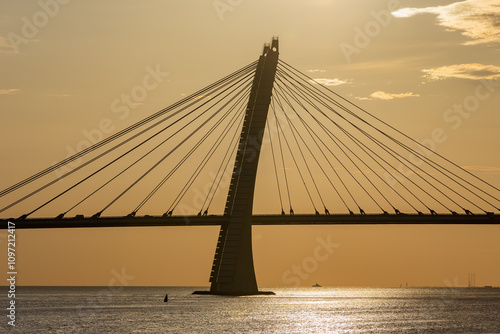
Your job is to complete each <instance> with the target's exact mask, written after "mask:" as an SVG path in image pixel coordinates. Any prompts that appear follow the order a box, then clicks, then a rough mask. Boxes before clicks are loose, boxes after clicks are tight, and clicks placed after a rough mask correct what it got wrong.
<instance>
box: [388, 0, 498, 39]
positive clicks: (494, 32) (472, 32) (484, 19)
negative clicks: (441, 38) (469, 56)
mask: <svg viewBox="0 0 500 334" xmlns="http://www.w3.org/2000/svg"><path fill="white" fill-rule="evenodd" d="M426 13H430V14H435V15H437V22H438V24H439V25H441V26H443V27H445V28H447V29H449V30H455V31H460V32H461V33H462V35H464V36H467V37H469V38H470V39H471V40H469V41H467V42H465V43H464V44H465V45H475V44H486V43H499V42H500V4H499V2H498V0H466V1H460V2H455V3H452V4H449V5H446V6H437V7H425V8H401V9H399V10H397V11H394V12H392V15H393V16H395V17H411V16H414V15H418V14H426Z"/></svg>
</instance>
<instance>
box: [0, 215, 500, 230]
mask: <svg viewBox="0 0 500 334" xmlns="http://www.w3.org/2000/svg"><path fill="white" fill-rule="evenodd" d="M11 221H14V222H15V227H16V229H42V228H88V227H148V226H219V225H222V224H224V223H227V222H229V217H228V216H215V215H210V216H172V217H162V216H141V217H100V218H90V217H89V218H81V217H78V218H62V219H56V218H30V219H25V220H16V219H14V220H11ZM0 222H1V224H0V226H1V227H0V228H1V229H5V228H7V223H6V222H7V219H3V220H1V221H0ZM252 222H253V225H377V224H379V225H405V224H415V225H420V224H421V225H426V224H433V225H440V224H444V225H454V224H456V225H464V224H470V225H473V224H487V225H495V224H500V215H494V214H476V215H452V214H440V215H416V214H400V215H395V214H367V215H344V214H334V215H292V216H291V215H254V216H253V217H252Z"/></svg>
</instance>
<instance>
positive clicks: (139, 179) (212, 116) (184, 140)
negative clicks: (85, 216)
mask: <svg viewBox="0 0 500 334" xmlns="http://www.w3.org/2000/svg"><path fill="white" fill-rule="evenodd" d="M244 84H245V87H246V88H248V87H250V84H249V83H246V82H244V83H242V84H240V85H239V86H237V87H236V88H234V89H233V90H232V91H231V92H229V93H227V94H226V96H225V97H227V96H229V95H230V94H231V93H233V92H234V91H236V90H238V89H240V88H241V87H242V86H243V85H244ZM212 99H213V98H212ZM212 99H210V100H212ZM233 99H234V97H233V98H231V100H230V101H229V102H231V101H232V100H233ZM210 100H209V101H210ZM219 102H220V101H217V102H216V103H215V104H213V105H211V106H210V107H208V109H206V110H205V111H204V112H203V113H206V112H208V111H209V110H210V109H212V108H213V107H214V106H215V105H217V104H218V103H219ZM229 102H226V104H224V105H223V107H221V108H219V109H218V110H217V111H216V112H215V113H213V114H212V115H210V116H209V117H208V118H207V119H206V120H205V121H203V123H202V124H201V125H199V126H198V127H197V128H196V129H195V130H193V131H192V132H191V133H190V134H189V135H188V136H187V137H185V138H184V139H183V140H182V141H181V142H180V143H179V144H177V145H176V146H175V147H174V148H173V149H172V150H170V151H169V152H168V153H167V154H166V155H165V156H163V157H162V158H161V159H160V160H159V161H158V162H156V163H155V164H154V165H153V166H152V167H150V168H149V169H148V170H147V171H146V172H145V173H144V174H142V175H141V176H140V177H139V178H138V179H136V180H135V181H134V182H133V183H132V184H131V185H130V186H128V187H127V188H126V189H125V190H123V191H122V192H121V193H120V194H119V195H118V196H117V197H116V198H114V199H113V200H112V201H111V202H110V203H109V204H108V205H106V206H105V207H104V209H102V210H101V211H100V213H102V212H103V211H105V210H106V209H108V208H109V207H110V206H111V205H113V204H114V203H115V202H116V201H117V200H118V199H120V198H121V197H122V196H123V195H125V194H126V193H127V192H128V191H129V190H130V189H132V188H133V187H134V186H135V185H137V183H139V182H140V181H141V180H142V179H144V177H146V176H147V175H148V174H149V173H150V172H151V171H153V170H154V169H155V168H156V167H158V166H159V165H160V164H161V163H162V162H163V161H165V159H166V158H168V157H169V156H170V155H171V154H172V153H173V152H175V151H176V150H177V149H178V148H179V147H180V146H181V145H182V144H184V143H185V142H186V141H187V140H188V139H190V138H191V137H192V136H193V135H194V134H195V133H197V132H198V130H199V129H201V128H202V127H203V126H204V125H206V124H207V123H208V121H210V120H211V119H213V118H214V117H215V116H216V115H217V114H218V113H219V112H220V111H221V110H222V109H223V108H224V107H225V106H227V105H228V104H229ZM198 117H199V116H198ZM198 117H197V118H196V119H198ZM189 124H191V123H189ZM189 124H188V125H189ZM186 126H187V125H186ZM186 126H184V127H183V128H182V129H184V128H185V127H186ZM179 131H180V130H178V131H177V132H176V133H175V134H177V133H178V132H179ZM132 214H133V215H135V213H134V212H132Z"/></svg>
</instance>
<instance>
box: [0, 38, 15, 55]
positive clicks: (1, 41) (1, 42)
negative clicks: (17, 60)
mask: <svg viewBox="0 0 500 334" xmlns="http://www.w3.org/2000/svg"><path fill="white" fill-rule="evenodd" d="M2 53H14V48H13V47H12V45H10V44H9V42H8V41H7V40H6V39H5V37H2V36H0V54H2Z"/></svg>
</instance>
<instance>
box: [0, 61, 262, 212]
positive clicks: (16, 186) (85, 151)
mask: <svg viewBox="0 0 500 334" xmlns="http://www.w3.org/2000/svg"><path fill="white" fill-rule="evenodd" d="M256 66H257V61H254V62H252V63H250V64H249V65H247V66H244V67H242V68H241V69H239V70H237V71H235V72H233V73H231V74H229V75H227V76H226V77H224V78H222V79H220V80H218V81H216V82H214V83H212V84H210V85H208V86H206V87H205V88H202V89H200V90H199V91H197V92H195V93H193V94H191V95H189V96H186V97H185V98H183V99H181V100H180V101H178V102H176V103H174V104H172V105H170V106H168V107H166V108H164V109H162V110H160V111H158V112H156V113H154V114H153V115H151V116H148V117H146V118H144V119H142V120H141V121H139V122H137V123H135V124H133V125H131V126H129V127H127V128H125V129H123V130H121V131H119V132H117V133H115V134H113V135H111V136H109V137H107V138H105V139H103V140H101V141H99V142H97V143H95V144H94V145H91V146H90V147H88V148H85V149H83V150H81V151H80V152H77V153H76V154H74V155H72V156H70V157H68V158H66V159H64V160H62V161H60V162H58V163H56V164H54V165H52V166H50V167H48V168H46V169H44V170H42V171H40V172H38V173H36V174H34V175H32V176H30V177H28V178H26V179H24V180H22V181H20V182H18V183H16V184H14V185H12V186H10V187H8V188H6V189H4V190H2V191H0V197H3V196H5V195H7V194H9V193H11V192H12V191H14V190H17V189H19V188H21V187H23V186H25V185H27V184H29V183H31V182H33V181H35V180H37V179H39V178H41V177H43V176H45V175H47V174H49V173H51V172H53V171H55V170H57V169H58V168H61V167H63V166H65V165H67V164H68V163H70V162H73V161H75V160H77V159H79V158H81V157H83V156H85V155H87V154H88V153H91V152H93V151H95V150H96V149H98V148H100V147H102V146H104V145H107V144H108V143H111V142H113V141H115V140H116V139H118V138H120V137H122V136H124V135H126V134H128V133H129V132H131V131H134V130H135V129H137V128H140V127H141V126H143V125H145V124H147V123H149V122H151V121H153V120H155V119H157V118H159V117H161V116H163V115H165V114H166V113H168V112H170V111H172V110H175V109H176V108H179V107H180V106H182V105H183V104H186V103H188V102H190V101H193V100H196V99H197V98H198V97H199V96H201V95H204V94H206V93H207V92H210V91H212V90H214V89H215V90H218V89H220V88H222V87H223V86H224V85H226V84H227V83H228V82H230V81H232V80H234V79H235V78H238V77H239V76H241V75H247V74H248V73H251V72H253V71H255V68H256ZM218 86H220V87H219V88H217V87H218ZM163 121H165V120H163ZM163 121H162V122H163ZM160 123H161V122H160ZM158 124H159V123H157V124H155V126H156V125H158ZM149 129H150V128H148V129H147V130H149ZM147 130H146V131H147ZM120 146H121V145H120ZM82 167H83V166H82ZM80 168H81V167H80ZM80 168H78V169H80ZM78 169H76V168H75V169H74V170H73V171H72V172H74V171H76V170H78ZM72 172H71V173H67V175H62V176H61V177H59V178H58V180H60V179H61V178H64V177H66V176H68V175H70V174H72ZM58 180H56V181H58ZM0 212H1V211H0Z"/></svg>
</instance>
